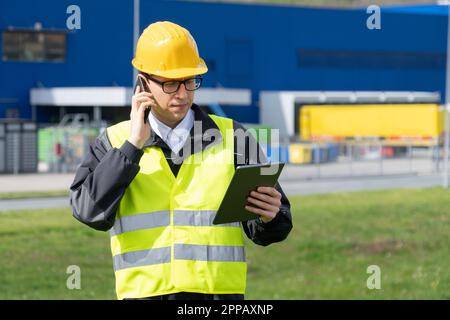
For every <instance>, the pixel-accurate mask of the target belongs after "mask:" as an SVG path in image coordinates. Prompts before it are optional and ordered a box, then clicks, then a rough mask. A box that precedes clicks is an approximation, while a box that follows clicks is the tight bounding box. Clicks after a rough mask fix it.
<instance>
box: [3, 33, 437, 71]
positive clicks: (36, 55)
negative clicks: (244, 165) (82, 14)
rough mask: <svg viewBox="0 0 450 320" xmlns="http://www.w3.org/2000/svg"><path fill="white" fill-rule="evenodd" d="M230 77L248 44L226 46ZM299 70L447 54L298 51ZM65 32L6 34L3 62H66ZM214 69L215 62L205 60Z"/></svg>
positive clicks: (246, 61) (425, 65)
mask: <svg viewBox="0 0 450 320" xmlns="http://www.w3.org/2000/svg"><path fill="white" fill-rule="evenodd" d="M227 48H228V50H227V55H228V59H227V60H228V65H229V66H228V70H229V73H230V74H235V73H236V75H241V76H243V75H247V74H249V73H250V71H251V69H250V66H251V59H252V53H251V52H252V50H251V45H250V44H249V43H247V42H243V43H241V42H236V43H234V42H233V43H227ZM296 53H297V66H298V67H299V68H308V67H319V68H320V67H327V68H333V67H334V68H377V69H380V68H381V69H382V68H389V69H391V68H394V69H398V68H414V69H441V68H444V67H445V59H446V58H445V54H443V53H430V52H381V51H380V52H376V51H350V50H330V49H298V50H297V52H296ZM65 57H66V33H65V32H61V31H33V30H27V31H19V30H8V31H4V32H3V61H30V62H64V61H65ZM206 63H207V65H208V68H209V69H210V70H211V71H212V70H214V69H215V67H216V66H215V61H214V60H207V61H206Z"/></svg>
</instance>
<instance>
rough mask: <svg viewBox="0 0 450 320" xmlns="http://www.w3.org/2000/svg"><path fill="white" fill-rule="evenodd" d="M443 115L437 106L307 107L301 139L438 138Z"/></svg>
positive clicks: (301, 120) (303, 109)
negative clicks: (325, 137)
mask: <svg viewBox="0 0 450 320" xmlns="http://www.w3.org/2000/svg"><path fill="white" fill-rule="evenodd" d="M443 119H444V117H443V112H442V111H441V110H440V109H439V105H437V104H366V105H304V106H303V107H302V108H301V111H300V116H299V119H298V121H300V138H301V139H302V140H312V139H314V137H320V136H331V137H383V138H386V139H389V138H390V137H438V136H439V135H440V134H441V133H442V131H443Z"/></svg>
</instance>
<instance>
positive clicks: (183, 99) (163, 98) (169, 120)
mask: <svg viewBox="0 0 450 320" xmlns="http://www.w3.org/2000/svg"><path fill="white" fill-rule="evenodd" d="M151 77H152V78H154V79H156V80H158V81H161V82H165V81H181V80H185V79H189V78H193V77H185V78H177V79H168V78H164V77H160V76H155V75H152V76H151ZM146 81H147V85H148V87H149V88H150V90H151V92H152V94H153V96H154V98H155V100H156V102H157V103H158V106H156V107H152V113H153V114H154V115H155V116H156V117H157V118H158V119H159V120H160V121H161V122H163V123H164V124H166V125H168V126H170V127H172V128H174V127H175V126H176V125H177V124H178V123H180V122H181V120H183V118H184V117H185V116H186V114H187V112H188V111H189V109H190V108H191V106H192V103H193V101H194V91H187V90H186V88H185V86H184V84H181V85H180V88H179V89H178V91H176V92H174V93H165V92H164V91H163V88H162V85H160V84H159V83H156V82H154V81H152V80H151V79H147V78H146Z"/></svg>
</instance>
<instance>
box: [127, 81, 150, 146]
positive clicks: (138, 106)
mask: <svg viewBox="0 0 450 320" xmlns="http://www.w3.org/2000/svg"><path fill="white" fill-rule="evenodd" d="M140 91H141V89H140V87H139V86H137V87H136V91H135V93H134V96H133V98H132V99H131V112H130V119H131V132H130V137H129V138H128V141H129V142H130V143H132V144H133V145H134V146H135V147H136V148H139V149H142V147H143V146H144V144H145V142H146V141H147V140H148V138H150V132H151V127H150V123H149V121H147V122H146V123H144V113H145V109H147V108H151V107H154V106H155V104H156V101H155V99H154V97H153V95H152V94H151V93H150V92H140Z"/></svg>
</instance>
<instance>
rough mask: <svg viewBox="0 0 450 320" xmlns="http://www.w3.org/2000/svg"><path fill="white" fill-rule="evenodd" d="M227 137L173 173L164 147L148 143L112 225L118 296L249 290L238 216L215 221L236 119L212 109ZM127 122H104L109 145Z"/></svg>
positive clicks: (229, 172) (230, 168)
mask: <svg viewBox="0 0 450 320" xmlns="http://www.w3.org/2000/svg"><path fill="white" fill-rule="evenodd" d="M210 117H211V118H212V119H213V120H214V122H215V123H216V124H217V126H218V127H219V129H220V133H221V135H222V141H220V142H218V143H216V144H213V145H212V146H210V147H209V148H208V147H207V148H205V149H204V150H203V151H200V152H197V153H194V154H191V155H190V156H189V157H188V158H186V159H185V160H184V162H183V164H182V165H181V167H180V170H179V173H178V175H177V177H175V176H174V175H173V173H172V171H171V169H170V167H169V164H168V163H167V160H166V159H165V156H164V154H163V152H162V151H161V149H160V148H159V147H154V146H152V147H148V148H145V149H144V154H143V156H142V158H141V160H140V162H139V165H140V171H139V173H138V174H137V176H136V177H135V178H134V179H133V181H132V182H131V184H130V185H129V187H128V188H127V189H126V192H125V194H124V196H123V198H122V199H121V201H120V205H119V208H118V210H117V212H116V220H115V224H114V226H113V228H112V229H111V230H110V235H111V251H112V255H113V264H114V272H115V276H116V292H117V297H118V298H119V299H123V298H141V297H150V296H156V295H163V294H171V293H177V292H197V293H207V294H227V293H228V294H231V293H235V294H244V293H245V286H246V274H247V264H246V262H245V250H244V237H243V232H242V228H241V225H240V223H230V224H224V225H213V224H212V221H213V219H214V217H215V214H216V211H217V210H218V208H219V205H220V203H221V201H222V199H223V197H224V195H225V191H226V189H227V187H228V185H229V183H230V181H231V178H232V176H233V174H234V163H233V159H234V139H233V122H232V120H231V119H227V118H222V117H217V116H212V115H211V116H210ZM129 133H130V121H124V122H121V123H119V124H117V125H114V126H111V127H109V128H108V129H107V134H108V138H109V140H110V142H111V145H112V147H114V148H119V147H120V146H121V145H122V144H123V143H124V142H125V140H126V139H128V137H129Z"/></svg>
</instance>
